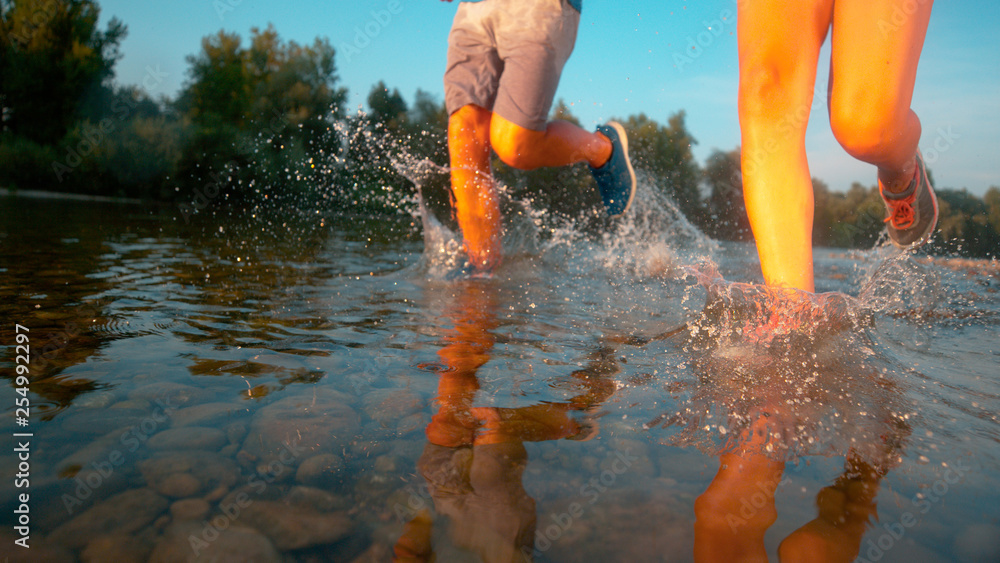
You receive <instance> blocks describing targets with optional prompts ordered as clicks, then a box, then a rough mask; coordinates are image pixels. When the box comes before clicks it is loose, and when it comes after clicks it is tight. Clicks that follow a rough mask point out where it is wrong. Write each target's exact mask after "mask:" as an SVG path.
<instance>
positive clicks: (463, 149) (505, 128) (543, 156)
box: [448, 104, 611, 271]
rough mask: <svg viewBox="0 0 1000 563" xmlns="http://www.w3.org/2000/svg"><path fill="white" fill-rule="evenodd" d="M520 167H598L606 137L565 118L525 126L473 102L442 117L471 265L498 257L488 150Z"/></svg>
mask: <svg viewBox="0 0 1000 563" xmlns="http://www.w3.org/2000/svg"><path fill="white" fill-rule="evenodd" d="M491 149H492V150H493V151H495V152H496V153H497V156H499V157H500V160H502V161H503V162H505V163H506V164H508V165H510V166H513V167H515V168H518V169H521V170H533V169H535V168H540V167H544V166H566V165H569V164H575V163H577V162H587V163H588V164H590V165H591V166H594V167H600V166H603V165H604V164H605V163H606V162H607V161H608V159H609V158H611V141H610V140H608V138H607V137H605V136H604V135H603V134H601V133H592V132H589V131H586V130H584V129H581V128H580V127H577V126H576V125H573V124H572V123H570V122H568V121H551V122H549V123H547V124H546V126H545V129H544V130H543V131H535V130H532V129H527V128H525V127H522V126H520V125H517V124H515V123H512V122H510V121H508V120H507V119H505V118H503V117H502V116H500V115H498V114H495V113H493V112H491V111H489V110H487V109H485V108H482V107H479V106H476V105H471V104H470V105H465V106H462V107H461V108H459V109H458V110H457V111H456V112H454V113H453V114H452V115H451V117H450V118H449V119H448V151H449V155H450V159H451V188H452V194H453V196H454V210H455V217H456V219H457V220H458V225H459V228H460V229H461V230H462V237H463V239H464V241H465V242H464V244H465V249H466V252H467V253H468V255H469V260H470V261H471V263H472V265H473V266H474V267H475V268H476V269H477V270H480V271H490V270H493V269H494V268H496V266H498V265H499V263H500V260H501V241H502V220H501V216H500V205H499V200H498V198H497V192H496V186H495V184H494V182H493V175H492V173H491V171H490V150H491Z"/></svg>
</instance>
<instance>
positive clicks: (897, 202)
mask: <svg viewBox="0 0 1000 563" xmlns="http://www.w3.org/2000/svg"><path fill="white" fill-rule="evenodd" d="M878 191H879V194H881V195H882V200H883V201H885V207H886V210H887V211H888V212H889V216H888V217H886V218H885V222H886V223H887V228H888V229H889V238H890V239H892V243H893V244H895V245H896V246H898V247H899V248H904V249H908V248H917V247H919V246H921V245H923V244H924V243H926V242H927V241H929V240H930V238H931V234H932V233H933V232H934V227H935V226H936V225H937V220H938V204H937V197H936V196H935V195H934V188H932V187H931V183H930V180H928V179H927V170H926V168H925V167H924V157H923V155H921V154H920V151H917V171H916V174H915V175H914V177H913V180H912V181H911V182H910V185H909V187H907V188H906V190H905V191H903V192H901V193H898V194H896V193H892V192H889V191H887V190H885V189H883V187H882V182H881V181H880V182H879V183H878Z"/></svg>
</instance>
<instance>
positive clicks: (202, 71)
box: [176, 26, 347, 196]
mask: <svg viewBox="0 0 1000 563" xmlns="http://www.w3.org/2000/svg"><path fill="white" fill-rule="evenodd" d="M188 62H189V63H190V65H191V68H190V70H189V79H188V82H187V83H186V84H185V86H184V89H183V91H182V92H181V95H180V97H179V99H178V101H177V104H176V107H177V110H178V112H179V113H180V114H181V115H182V116H183V118H184V119H185V120H187V121H188V122H189V123H190V124H191V125H192V129H193V132H192V134H191V135H190V138H189V140H188V142H187V143H186V144H185V146H184V148H183V154H182V157H181V161H180V165H179V170H178V177H179V178H180V180H181V181H182V182H186V183H189V184H194V185H199V184H202V183H204V182H210V181H214V182H215V183H218V180H217V178H218V176H219V174H222V173H223V172H222V171H225V175H226V178H227V182H226V183H228V184H241V185H242V186H243V189H242V190H241V191H237V192H234V195H237V196H238V195H247V194H249V193H250V192H251V191H253V192H256V191H257V190H258V189H259V186H261V185H269V186H271V187H273V188H277V187H279V186H283V187H286V188H293V189H297V190H299V191H308V187H309V186H310V185H313V184H314V183H315V182H317V181H319V180H318V178H317V175H318V174H321V173H322V172H323V168H322V167H320V168H319V169H317V167H316V166H315V162H311V161H310V156H312V155H315V156H319V155H321V154H328V153H329V152H336V150H337V142H338V141H337V138H336V135H335V134H333V132H332V129H331V117H333V116H340V115H342V114H343V104H344V101H345V100H346V98H347V91H346V89H344V88H338V87H336V82H337V80H338V77H337V74H336V66H335V63H334V49H333V47H331V46H330V43H329V41H327V40H325V39H317V40H316V41H315V42H314V43H313V44H312V45H299V44H298V43H296V42H294V41H292V42H287V43H286V42H284V41H282V40H281V39H280V38H279V36H278V33H277V31H275V29H274V28H273V27H271V26H269V27H268V28H267V29H265V30H260V29H258V28H253V29H252V30H251V36H250V42H249V46H243V44H242V40H241V38H240V37H239V35H237V34H232V33H226V32H225V31H220V32H219V33H217V34H216V35H213V36H209V37H206V38H204V39H203V40H202V49H201V52H200V53H198V54H197V55H193V56H190V57H188ZM213 175H214V176H213ZM213 178H215V180H213ZM241 192H242V193H241Z"/></svg>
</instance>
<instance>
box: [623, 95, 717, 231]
mask: <svg viewBox="0 0 1000 563" xmlns="http://www.w3.org/2000/svg"><path fill="white" fill-rule="evenodd" d="M684 115H685V114H684V111H683V110H681V111H678V112H677V113H674V114H673V115H671V116H670V117H669V118H668V119H667V126H666V127H664V126H663V125H660V124H659V123H657V122H656V121H654V120H652V119H650V118H649V117H647V116H646V114H644V113H640V114H639V115H633V116H630V117H629V118H628V119H627V120H625V121H624V122H623V124H624V125H625V129H626V130H627V131H628V132H629V150H630V151H631V154H632V155H633V156H632V163H633V165H634V166H635V168H636V170H637V171H638V170H645V171H646V172H648V173H649V174H650V175H651V176H652V177H653V178H654V179H655V180H656V181H657V183H658V184H659V185H661V186H662V187H663V188H664V189H665V190H666V192H667V195H668V196H670V198H671V199H672V200H673V201H674V203H676V204H677V206H678V207H679V208H680V210H681V211H682V212H683V213H684V215H686V216H687V217H688V218H689V219H691V220H692V221H693V222H695V224H699V223H701V222H702V220H703V218H704V208H703V204H702V200H701V195H700V193H699V191H698V181H699V179H700V176H701V175H700V172H699V170H698V164H697V163H696V162H695V161H694V157H693V156H692V154H691V146H692V145H694V144H695V143H697V141H695V139H694V137H693V136H691V134H690V133H689V132H688V130H687V128H686V126H685V124H684Z"/></svg>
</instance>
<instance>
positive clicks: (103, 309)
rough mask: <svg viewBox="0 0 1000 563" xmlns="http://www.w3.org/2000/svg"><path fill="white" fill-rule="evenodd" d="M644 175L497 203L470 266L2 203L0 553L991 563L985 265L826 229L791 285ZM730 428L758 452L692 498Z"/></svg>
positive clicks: (442, 254) (117, 210) (204, 217)
mask: <svg viewBox="0 0 1000 563" xmlns="http://www.w3.org/2000/svg"><path fill="white" fill-rule="evenodd" d="M653 194H654V191H653V190H652V188H650V187H649V186H648V185H644V186H643V188H642V190H641V191H640V194H639V198H638V202H637V206H636V210H635V211H634V212H632V217H631V218H630V219H628V220H626V221H624V222H623V223H621V224H619V223H607V224H604V223H602V222H601V221H600V220H598V219H595V218H593V217H591V219H592V220H590V221H589V222H588V225H589V226H588V228H586V229H585V228H582V227H577V226H576V224H577V223H579V224H583V223H584V221H583V220H580V221H571V220H566V219H558V218H553V217H548V216H546V215H545V214H544V213H540V212H538V211H532V210H531V209H530V207H528V206H521V207H520V208H517V209H518V210H517V211H515V212H510V211H509V214H508V225H509V227H508V237H507V240H506V241H505V246H506V251H507V257H506V259H505V262H504V264H503V266H502V267H501V269H500V270H499V271H497V272H496V273H495V274H494V275H493V276H492V277H488V278H483V277H469V276H467V275H464V274H462V273H461V262H462V258H461V254H460V253H459V252H458V248H459V244H458V242H457V241H456V239H455V235H454V234H453V233H452V232H451V231H450V230H449V229H448V228H447V227H445V226H444V225H442V224H441V223H439V222H438V221H436V220H434V219H433V218H431V217H430V216H429V214H427V216H422V215H421V214H420V213H419V212H414V213H412V214H401V215H399V214H398V215H393V216H389V217H380V218H365V217H357V216H340V215H337V214H336V213H332V212H329V211H328V210H324V211H323V212H322V213H319V214H317V215H315V216H311V215H308V214H307V215H306V217H305V218H302V217H301V216H299V217H298V218H297V219H295V220H289V221H284V220H273V217H272V218H269V219H268V220H265V219H262V218H261V217H260V216H259V215H258V216H257V217H251V216H243V215H230V214H229V213H227V212H223V211H221V210H218V211H217V212H213V210H211V209H209V210H206V211H205V212H203V213H200V214H198V215H196V216H194V217H191V219H192V220H191V221H190V222H188V221H186V220H185V218H184V217H183V216H182V215H181V214H180V213H178V212H177V210H176V209H173V208H166V209H158V210H149V209H144V208H141V207H138V206H116V205H110V204H98V203H85V202H58V201H42V200H33V199H25V198H5V199H3V200H2V201H0V214H2V224H0V237H2V238H0V260H2V262H0V294H2V298H0V308H2V310H3V319H4V323H3V326H2V329H0V335H2V341H0V344H2V345H3V350H4V353H3V357H2V365H3V373H4V378H5V379H6V380H7V382H8V385H7V386H6V387H7V390H6V391H5V392H4V393H3V396H4V397H5V398H6V399H5V403H6V404H5V406H4V412H5V413H6V414H7V416H6V417H5V418H4V419H5V420H6V421H7V426H6V428H7V431H8V432H9V433H10V435H12V434H13V433H14V432H30V433H31V434H32V436H31V437H30V486H28V487H18V486H17V485H16V483H17V481H16V480H15V474H16V473H18V469H17V461H18V460H17V458H16V454H13V453H12V451H11V450H12V448H14V447H16V444H15V441H16V440H15V438H14V437H9V438H8V439H7V444H8V446H7V447H6V449H7V453H6V454H4V456H3V460H4V462H3V466H2V474H3V476H4V478H3V479H2V480H0V483H2V484H0V492H2V499H3V503H2V506H3V512H2V520H3V522H4V523H5V525H4V527H3V530H2V531H0V536H2V538H3V539H2V548H0V555H2V556H4V557H10V558H11V560H41V559H40V558H42V557H48V559H45V560H46V561H73V560H83V561H133V560H134V561H143V560H152V561H191V560H195V561H249V560H254V561H387V560H390V559H391V558H392V557H393V552H394V549H395V551H396V555H397V556H398V557H400V558H401V560H407V559H406V557H410V559H408V560H413V561H419V560H429V557H430V555H431V554H432V553H433V555H434V556H436V558H437V561H478V560H487V561H493V560H518V559H519V558H520V560H524V559H523V558H524V557H531V558H533V559H534V560H537V561H688V560H692V559H693V558H694V553H695V551H696V549H706V547H705V546H712V545H716V546H718V545H727V546H734V545H737V544H740V543H741V542H743V543H746V544H747V545H750V546H751V547H750V549H758V548H760V546H763V547H762V549H764V550H766V553H767V554H768V556H769V557H770V558H771V559H772V560H777V552H778V546H779V544H781V543H782V542H783V541H784V540H786V538H787V539H788V541H787V543H786V545H788V546H790V545H791V544H793V543H794V542H795V541H798V540H801V539H803V531H808V530H812V529H820V530H825V531H826V533H827V536H826V537H827V539H829V540H831V541H832V543H834V544H837V545H841V546H843V545H850V544H851V542H853V543H854V544H855V545H859V547H858V549H859V550H860V551H859V556H860V557H862V558H864V559H865V560H868V561H874V560H880V561H907V562H913V561H997V560H1000V512H998V511H997V509H996V506H997V501H998V500H1000V495H998V493H997V491H998V490H1000V479H998V477H1000V445H998V439H1000V420H998V412H1000V398H998V379H1000V369H998V367H1000V338H998V334H1000V294H998V290H1000V275H998V269H997V265H996V264H995V263H993V264H991V263H988V262H987V263H964V262H959V261H944V260H937V261H934V262H931V261H928V260H926V259H925V258H921V257H919V256H916V257H915V256H909V255H904V256H901V255H898V254H897V253H896V252H895V251H894V250H891V249H888V248H885V247H879V248H877V249H875V250H870V251H864V252H847V251H841V250H818V251H817V264H816V270H817V285H818V288H819V291H820V294H819V295H818V296H806V297H804V298H803V299H798V300H794V299H793V300H791V301H786V300H785V299H783V298H779V297H776V296H774V295H769V294H768V293H767V292H766V291H764V290H763V288H762V287H761V286H760V285H750V283H751V282H752V283H754V284H759V274H758V266H757V262H756V256H755V251H754V249H753V247H752V246H751V245H741V244H723V243H717V242H714V241H711V240H709V239H707V238H706V237H704V236H702V235H701V234H700V233H698V232H697V231H696V230H695V229H693V228H692V227H690V226H689V225H687V224H686V222H685V221H684V220H683V217H680V216H678V215H677V214H676V213H675V212H674V211H673V210H672V208H671V206H670V205H669V202H666V201H664V200H663V199H662V198H659V197H657V196H655V195H653ZM220 207H221V206H220ZM594 224H597V225H598V227H599V228H596V229H595V228H593V225H594ZM737 282H742V283H737ZM706 304H707V305H706ZM775 310H778V311H779V312H782V314H778V315H774V314H773V311H775ZM15 323H17V324H20V325H22V326H24V327H27V328H28V329H30V333H29V334H30V346H31V358H32V361H31V364H30V378H31V384H30V394H29V395H28V397H29V398H30V418H29V422H28V425H27V426H26V427H18V426H16V425H15V398H16V397H18V395H17V394H16V391H15V387H16V385H15V379H14V374H15V371H14V370H15V349H14V344H15ZM734 452H735V453H736V456H737V457H726V458H725V459H728V460H730V461H732V460H734V459H739V456H743V458H744V459H748V460H757V461H756V462H752V463H750V465H752V464H753V463H758V464H764V465H767V464H768V463H771V464H772V465H770V467H774V465H773V464H777V467H778V473H776V474H775V473H774V472H772V473H771V474H770V475H771V477H769V478H765V477H761V476H760V475H761V474H760V473H753V472H752V470H750V469H748V470H747V471H748V472H746V473H742V474H740V473H739V472H737V473H738V474H737V477H736V481H735V482H736V483H737V484H736V485H733V486H732V487H731V488H729V489H727V488H726V487H721V481H723V479H721V478H720V479H717V483H716V485H720V487H721V488H720V489H719V490H718V491H716V492H715V493H714V494H711V495H710V494H707V493H706V491H707V490H708V489H709V485H710V484H712V483H713V479H716V474H717V472H718V471H719V467H720V455H722V456H733V455H734ZM761 460H764V461H761ZM782 463H783V464H784V469H783V471H782V470H781V464H782ZM741 471H742V470H741ZM720 491H721V492H720ZM739 491H742V493H740V492H739ZM858 491H861V492H858ZM772 492H773V498H774V500H773V503H774V504H773V510H772V505H771V500H770V496H771V494H772ZM24 493H28V494H29V495H30V499H29V502H28V503H26V504H27V505H28V507H29V509H30V513H29V514H30V516H29V521H30V523H29V527H30V540H29V541H30V546H31V547H30V549H29V550H25V549H23V548H21V547H19V546H17V545H15V543H14V541H15V539H17V538H19V537H20V535H19V533H18V532H17V531H16V529H15V528H14V527H13V526H15V525H16V523H17V520H18V518H20V516H19V513H17V512H15V511H16V510H18V507H19V506H20V505H21V504H22V503H21V502H20V501H19V499H18V495H19V494H24ZM866 495H867V496H866ZM699 497H702V501H700V502H699V504H697V505H696V503H695V501H696V499H698V498H699ZM696 506H697V507H698V509H699V513H698V520H699V522H701V523H703V524H706V525H705V526H703V528H701V529H699V531H698V533H697V534H696V531H695V530H696V527H695V520H696V511H695V508H696ZM876 514H877V516H876ZM769 515H770V516H769ZM876 517H877V521H876V520H875V518H876ZM771 518H774V522H773V524H771V523H770V519H771ZM713 522H714V523H715V524H716V526H714V527H713V526H712V525H711V524H712V523H713ZM810 523H811V524H810ZM765 530H766V532H765ZM862 531H863V535H860V536H859V534H861V533H862ZM838 534H839V535H838ZM852 534H853V535H852ZM852 538H853V539H852ZM806 539H808V538H806ZM696 544H697V545H696ZM699 546H700V547H699ZM814 549H815V548H814Z"/></svg>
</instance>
